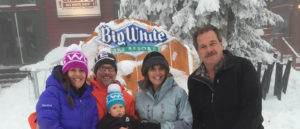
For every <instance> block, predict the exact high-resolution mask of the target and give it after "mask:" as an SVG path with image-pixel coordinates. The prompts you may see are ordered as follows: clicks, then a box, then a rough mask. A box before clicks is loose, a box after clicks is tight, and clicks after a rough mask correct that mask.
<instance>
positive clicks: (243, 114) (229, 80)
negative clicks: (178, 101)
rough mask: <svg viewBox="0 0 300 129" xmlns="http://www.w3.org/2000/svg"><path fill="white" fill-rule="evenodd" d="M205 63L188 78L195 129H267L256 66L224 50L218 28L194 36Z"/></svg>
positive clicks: (198, 30)
mask: <svg viewBox="0 0 300 129" xmlns="http://www.w3.org/2000/svg"><path fill="white" fill-rule="evenodd" d="M194 47H195V49H196V50H197V53H198V55H199V58H200V59H201V60H202V64H201V65H200V67H199V68H198V69H196V71H194V72H193V73H192V74H191V75H190V76H189V78H188V89H189V101H190V103H191V107H192V112H193V129H263V126H262V122H263V118H262V114H261V110H262V107H261V106H262V105H261V103H262V102H261V90H260V83H259V79H258V76H257V73H256V71H255V69H254V66H253V65H252V63H251V62H250V61H249V60H247V59H245V58H241V57H237V56H234V55H232V54H231V53H230V52H229V51H226V50H223V44H222V41H221V38H220V35H219V32H218V30H217V28H216V27H213V26H211V25H207V26H205V27H203V28H199V29H197V31H196V33H195V34H194Z"/></svg>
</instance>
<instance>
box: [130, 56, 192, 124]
mask: <svg viewBox="0 0 300 129" xmlns="http://www.w3.org/2000/svg"><path fill="white" fill-rule="evenodd" d="M141 71H142V75H143V76H144V80H142V81H140V82H139V87H140V89H139V91H138V93H137V94H136V97H135V99H136V100H135V104H136V111H137V113H138V115H139V118H140V119H142V120H146V122H147V123H146V124H143V127H142V128H143V129H191V128H192V121H193V120H192V119H193V118H192V111H191V107H190V104H189V101H188V96H187V94H186V92H185V91H184V90H183V89H182V88H181V87H179V86H178V84H177V83H176V82H175V80H174V78H173V77H172V75H171V74H170V73H169V71H170V68H169V64H168V62H167V60H166V59H165V58H164V56H163V55H162V54H160V53H159V52H151V53H149V54H148V55H147V56H146V57H145V59H144V61H143V64H142V70H141Z"/></svg>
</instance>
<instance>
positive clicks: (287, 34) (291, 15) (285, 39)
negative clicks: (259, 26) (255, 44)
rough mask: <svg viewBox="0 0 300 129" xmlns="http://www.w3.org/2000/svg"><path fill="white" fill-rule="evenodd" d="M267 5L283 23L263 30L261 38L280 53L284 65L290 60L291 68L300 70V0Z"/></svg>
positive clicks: (277, 0)
mask: <svg viewBox="0 0 300 129" xmlns="http://www.w3.org/2000/svg"><path fill="white" fill-rule="evenodd" d="M267 5H268V8H269V9H270V10H271V11H273V12H274V13H276V14H279V15H280V16H281V17H282V18H283V19H284V22H283V23H280V24H278V25H276V26H274V27H272V28H265V35H264V36H263V37H264V38H265V39H267V40H268V41H269V42H270V43H271V44H272V45H273V46H274V47H275V48H276V49H277V50H278V51H279V52H280V53H281V55H280V59H281V60H282V61H283V62H284V63H286V61H287V60H288V59H292V61H293V62H292V65H293V67H294V68H295V69H296V70H300V56H299V55H300V25H299V23H300V0H273V1H272V2H269V3H268V4H267Z"/></svg>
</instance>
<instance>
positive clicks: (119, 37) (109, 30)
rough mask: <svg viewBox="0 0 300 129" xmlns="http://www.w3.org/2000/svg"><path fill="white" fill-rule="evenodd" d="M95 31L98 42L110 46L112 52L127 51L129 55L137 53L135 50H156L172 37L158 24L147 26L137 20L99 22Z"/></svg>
mask: <svg viewBox="0 0 300 129" xmlns="http://www.w3.org/2000/svg"><path fill="white" fill-rule="evenodd" d="M95 32H96V33H97V34H98V38H97V39H96V40H97V41H98V42H99V43H103V44H106V45H109V46H112V47H113V48H112V49H111V51H112V53H114V54H115V53H123V52H129V53H128V54H131V55H134V56H136V55H139V53H137V52H149V51H158V47H157V45H159V44H162V43H165V42H167V41H168V39H172V37H170V36H169V35H168V34H167V32H166V31H165V30H163V29H161V28H159V27H158V26H149V25H147V24H145V23H142V22H138V21H131V22H127V23H126V22H125V23H123V24H110V23H108V24H106V23H102V24H100V25H99V26H98V27H97V28H96V29H95Z"/></svg>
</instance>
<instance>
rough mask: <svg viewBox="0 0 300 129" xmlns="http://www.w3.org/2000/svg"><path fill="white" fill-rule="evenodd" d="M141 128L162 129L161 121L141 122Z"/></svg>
mask: <svg viewBox="0 0 300 129" xmlns="http://www.w3.org/2000/svg"><path fill="white" fill-rule="evenodd" d="M140 128H141V129H160V123H158V124H156V123H152V122H146V123H141V126H140Z"/></svg>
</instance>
